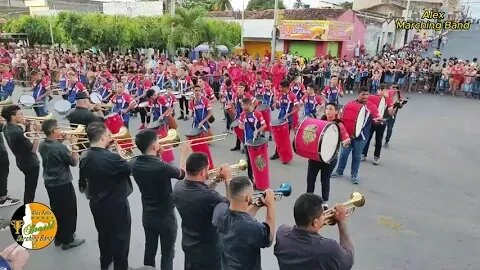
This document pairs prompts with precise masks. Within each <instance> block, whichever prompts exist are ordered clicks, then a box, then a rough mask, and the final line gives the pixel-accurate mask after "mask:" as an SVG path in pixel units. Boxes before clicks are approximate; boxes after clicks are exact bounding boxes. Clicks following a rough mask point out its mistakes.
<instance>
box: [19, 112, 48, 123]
mask: <svg viewBox="0 0 480 270" xmlns="http://www.w3.org/2000/svg"><path fill="white" fill-rule="evenodd" d="M23 118H24V119H25V121H27V122H38V123H39V124H42V123H43V121H45V120H49V119H53V113H49V114H47V115H45V116H24V117H23Z"/></svg>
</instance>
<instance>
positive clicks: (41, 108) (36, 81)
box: [31, 70, 50, 116]
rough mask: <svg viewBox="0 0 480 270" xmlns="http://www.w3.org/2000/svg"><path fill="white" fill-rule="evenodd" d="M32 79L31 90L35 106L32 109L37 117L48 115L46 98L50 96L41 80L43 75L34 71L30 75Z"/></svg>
mask: <svg viewBox="0 0 480 270" xmlns="http://www.w3.org/2000/svg"><path fill="white" fill-rule="evenodd" d="M31 76H32V78H33V90H32V92H33V93H32V96H33V98H34V99H35V103H37V105H36V106H35V107H33V110H34V111H35V114H36V115H37V116H46V115H48V108H47V97H48V96H49V95H50V92H49V88H47V85H46V84H45V81H44V80H43V73H42V72H41V71H38V70H34V71H32V73H31Z"/></svg>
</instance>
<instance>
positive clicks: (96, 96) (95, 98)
mask: <svg viewBox="0 0 480 270" xmlns="http://www.w3.org/2000/svg"><path fill="white" fill-rule="evenodd" d="M90 101H91V102H92V103H93V104H99V103H101V102H102V95H101V94H100V93H98V92H92V93H91V94H90Z"/></svg>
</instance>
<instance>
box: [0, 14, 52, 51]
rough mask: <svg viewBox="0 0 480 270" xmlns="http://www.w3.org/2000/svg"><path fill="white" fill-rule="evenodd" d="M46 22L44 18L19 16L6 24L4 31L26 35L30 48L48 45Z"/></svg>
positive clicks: (48, 32) (48, 34)
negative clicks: (36, 45)
mask: <svg viewBox="0 0 480 270" xmlns="http://www.w3.org/2000/svg"><path fill="white" fill-rule="evenodd" d="M48 20H49V19H48V18H47V17H44V16H38V17H31V16H21V17H19V18H17V19H15V20H10V21H9V22H7V25H5V30H6V31H7V32H12V33H26V34H27V35H28V40H29V41H30V45H31V46H33V45H35V44H50V43H51V39H50V25H49V21H48Z"/></svg>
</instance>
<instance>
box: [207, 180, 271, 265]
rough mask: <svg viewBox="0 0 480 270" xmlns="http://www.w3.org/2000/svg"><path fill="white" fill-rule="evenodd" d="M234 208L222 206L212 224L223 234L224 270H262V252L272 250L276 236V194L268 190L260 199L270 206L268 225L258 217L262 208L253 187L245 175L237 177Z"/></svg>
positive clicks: (232, 188) (232, 198)
mask: <svg viewBox="0 0 480 270" xmlns="http://www.w3.org/2000/svg"><path fill="white" fill-rule="evenodd" d="M229 194H230V206H228V205H227V203H220V204H218V205H217V206H216V207H215V211H214V212H213V219H212V223H213V225H214V226H215V228H216V229H217V232H218V235H219V240H220V241H219V242H220V247H221V250H222V254H221V255H222V256H221V257H222V267H223V269H230V270H233V269H239V270H240V269H248V270H261V269H262V267H261V260H260V249H261V248H266V247H270V246H271V245H272V242H273V238H274V236H275V195H274V193H273V191H272V190H270V189H267V190H266V191H265V197H261V198H260V200H261V202H262V204H263V205H265V206H266V207H267V216H266V218H265V222H264V223H260V222H258V221H257V220H256V219H255V218H254V217H255V214H256V213H257V211H258V209H260V208H259V206H257V204H256V203H255V202H253V199H252V197H253V185H252V183H251V182H250V179H248V178H247V177H245V176H237V177H234V178H233V179H232V181H230V185H229Z"/></svg>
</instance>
